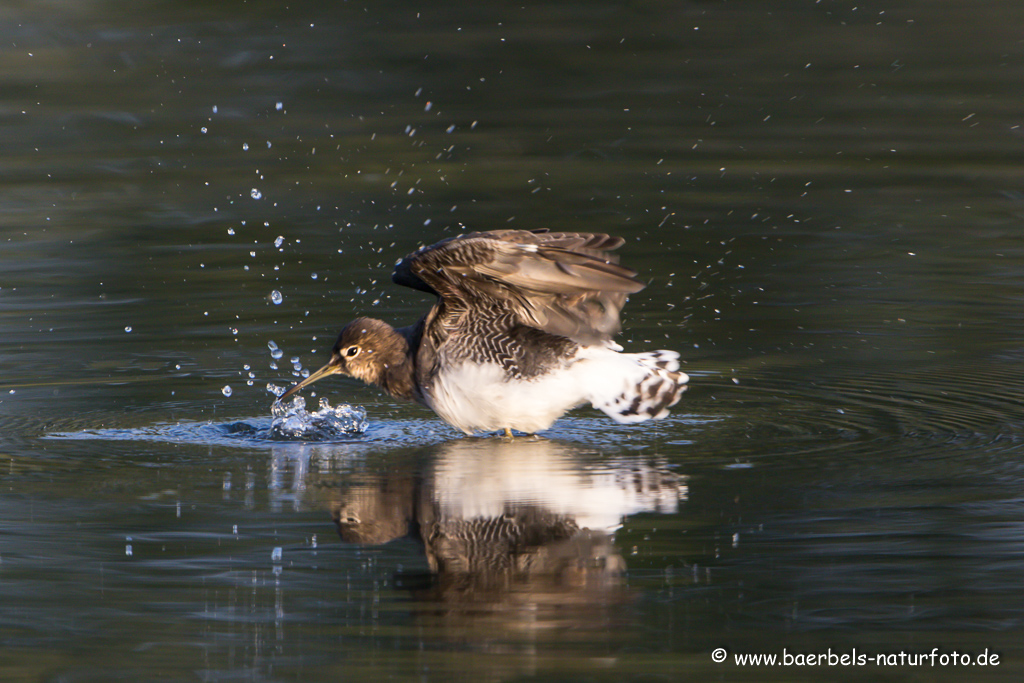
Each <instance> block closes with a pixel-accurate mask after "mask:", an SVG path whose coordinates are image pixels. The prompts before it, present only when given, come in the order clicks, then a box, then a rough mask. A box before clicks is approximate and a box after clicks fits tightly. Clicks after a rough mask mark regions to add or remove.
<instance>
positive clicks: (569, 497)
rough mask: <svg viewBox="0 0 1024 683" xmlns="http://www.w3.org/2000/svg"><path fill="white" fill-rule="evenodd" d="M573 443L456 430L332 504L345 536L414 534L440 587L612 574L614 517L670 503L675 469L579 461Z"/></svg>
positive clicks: (490, 587)
mask: <svg viewBox="0 0 1024 683" xmlns="http://www.w3.org/2000/svg"><path fill="white" fill-rule="evenodd" d="M579 455H580V453H579V452H578V451H577V449H576V447H573V446H571V445H569V444H560V443H557V442H551V441H548V440H546V439H534V440H521V439H517V440H515V441H497V440H489V439H465V440H458V441H453V442H449V443H447V444H444V445H442V446H440V447H438V448H437V450H432V451H431V458H430V464H429V466H427V467H426V468H425V469H424V470H423V471H422V472H421V473H419V474H410V473H409V471H408V469H403V470H402V471H400V472H399V471H396V472H395V473H392V474H389V475H386V476H383V477H378V478H373V479H370V480H367V481H364V482H362V483H353V484H350V485H349V486H348V487H347V488H346V489H345V491H344V493H343V495H342V497H341V499H340V500H339V501H337V502H336V504H335V505H334V518H335V522H336V523H337V525H338V530H339V532H340V534H341V536H342V538H343V539H344V540H346V541H350V542H355V543H360V544H382V543H386V542H388V541H391V540H394V539H396V538H400V537H404V536H412V537H413V538H415V539H417V540H418V541H420V542H421V543H422V545H423V548H424V551H425V554H426V558H427V562H428V565H429V567H430V569H431V572H432V573H433V574H434V576H435V582H434V584H433V585H434V586H435V588H437V589H438V590H442V591H445V592H447V593H448V594H449V595H450V594H452V593H456V594H460V595H466V594H468V593H473V592H479V591H484V592H485V593H490V592H492V591H494V590H499V591H500V590H505V589H508V588H509V587H510V585H512V584H513V583H515V584H516V585H518V586H520V587H524V586H533V587H536V586H538V585H540V584H544V585H548V586H549V588H551V587H553V586H556V585H557V586H562V588H563V589H565V588H568V587H569V586H580V587H582V586H590V587H591V588H595V587H597V586H610V585H613V584H615V583H616V582H617V578H616V577H618V576H619V575H620V574H621V573H622V571H623V570H624V568H625V563H624V561H623V559H622V557H621V556H620V555H619V553H618V551H617V550H616V548H615V545H614V532H615V530H616V529H617V528H618V527H619V525H620V524H621V522H622V519H623V518H624V517H625V516H627V515H630V514H635V513H639V512H646V511H655V510H657V511H659V512H675V511H676V509H677V507H678V504H679V501H680V500H681V499H682V498H683V497H685V495H686V486H685V484H684V483H683V482H682V480H681V479H680V477H679V476H678V475H676V474H674V473H672V472H670V471H669V470H667V469H665V468H663V467H658V466H651V465H650V464H647V463H644V462H638V461H629V462H615V463H614V464H612V465H611V466H610V467H609V466H608V464H607V462H606V461H602V462H603V463H605V465H604V466H603V467H599V468H595V469H592V468H588V467H585V465H584V463H583V461H582V460H581V459H580V457H579Z"/></svg>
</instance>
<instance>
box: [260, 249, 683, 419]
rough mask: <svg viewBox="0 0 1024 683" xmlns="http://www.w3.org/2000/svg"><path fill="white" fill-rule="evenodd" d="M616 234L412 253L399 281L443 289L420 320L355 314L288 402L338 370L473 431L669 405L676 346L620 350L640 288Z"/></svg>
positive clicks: (653, 413)
mask: <svg viewBox="0 0 1024 683" xmlns="http://www.w3.org/2000/svg"><path fill="white" fill-rule="evenodd" d="M622 244H623V240H622V239H621V238H618V237H609V236H608V235H597V234H584V233H549V232H547V231H543V230H538V231H523V230H496V231H493V232H483V233H470V234H467V235H461V236H459V237H452V238H449V239H446V240H443V241H441V242H438V243H437V244H435V245H433V246H430V247H423V248H421V249H420V250H419V251H417V252H415V253H413V254H410V255H409V256H406V257H405V258H404V259H402V260H401V261H399V262H398V265H397V266H396V267H395V271H394V273H393V275H392V280H394V281H395V282H396V283H397V284H400V285H405V286H407V287H412V288H414V289H418V290H420V291H424V292H428V293H430V294H434V295H436V296H437V297H438V299H437V302H436V303H435V304H434V305H433V307H432V308H431V309H430V310H429V311H428V312H427V314H426V315H425V316H423V318H422V319H420V320H419V322H417V323H416V324H414V325H411V326H409V327H403V328H399V329H395V328H393V327H391V326H390V325H388V324H387V323H384V322H381V321H379V320H374V319H371V318H357V319H356V320H354V321H352V322H351V323H349V324H348V325H346V326H345V327H344V329H342V331H341V334H340V335H339V337H338V340H337V342H335V344H334V348H333V349H332V351H331V359H330V361H329V362H328V363H327V365H325V366H324V367H322V368H320V369H319V370H317V371H316V372H314V373H313V374H312V375H310V376H309V377H307V378H306V379H305V380H303V381H301V382H299V383H298V384H296V385H295V386H294V387H292V388H291V389H289V390H288V391H287V392H286V393H285V394H284V395H283V396H281V399H280V400H283V399H285V398H287V397H289V396H291V395H292V394H294V393H296V392H298V391H299V390H300V389H302V388H303V387H305V386H307V385H309V384H311V383H313V382H315V381H317V380H318V379H321V378H322V377H326V376H327V375H333V374H341V375H349V376H351V377H356V378H358V379H361V380H363V381H364V382H367V383H368V384H375V385H377V386H379V387H380V388H382V389H383V390H384V391H385V392H387V393H388V394H389V395H391V396H392V397H394V398H399V399H405V400H412V401H417V402H419V403H422V404H424V405H426V406H428V407H429V408H431V409H433V410H434V412H436V413H437V414H438V415H439V416H440V417H441V419H443V420H444V421H445V422H448V423H449V424H451V425H453V426H455V427H457V428H458V429H461V430H462V431H464V432H466V433H467V434H472V433H474V432H481V431H494V430H498V429H504V430H505V433H506V435H511V433H512V432H511V430H513V429H516V430H519V431H524V432H530V433H533V432H536V431H539V430H542V429H547V428H548V427H550V426H551V425H552V424H553V423H554V421H555V420H557V419H558V418H559V417H560V416H561V415H562V414H563V413H565V412H566V411H567V410H569V409H571V408H574V407H576V406H578V405H583V404H585V403H590V404H592V405H593V406H594V407H596V408H598V409H600V410H602V411H604V413H606V414H607V415H608V416H609V417H611V418H612V419H614V420H616V421H618V422H624V423H629V422H639V421H642V420H647V419H649V418H661V417H665V416H666V415H667V414H668V408H669V407H670V406H672V405H674V404H675V403H676V402H677V401H678V400H679V397H680V394H682V392H683V391H685V389H686V382H687V381H688V378H687V376H686V374H685V373H683V372H680V371H679V360H678V358H679V354H677V353H675V352H674V351H651V352H647V353H621V350H622V349H621V347H619V346H618V345H617V344H615V343H614V342H612V341H611V337H612V335H613V334H615V333H616V332H618V330H619V311H620V310H621V309H622V306H623V305H624V304H625V302H626V296H627V295H629V294H632V293H635V292H638V291H640V290H641V289H643V284H642V283H640V282H638V281H637V280H635V279H634V277H635V275H636V273H635V272H634V271H632V270H629V269H628V268H624V267H623V266H620V265H618V259H617V257H615V256H614V255H613V254H610V253H609V252H611V251H612V250H614V249H617V248H619V247H620V246H622Z"/></svg>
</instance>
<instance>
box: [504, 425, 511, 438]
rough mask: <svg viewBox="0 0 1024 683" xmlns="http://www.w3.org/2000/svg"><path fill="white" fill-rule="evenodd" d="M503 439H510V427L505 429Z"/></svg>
mask: <svg viewBox="0 0 1024 683" xmlns="http://www.w3.org/2000/svg"><path fill="white" fill-rule="evenodd" d="M505 438H506V439H511V438H512V428H511V427H505Z"/></svg>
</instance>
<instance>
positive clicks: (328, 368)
mask: <svg viewBox="0 0 1024 683" xmlns="http://www.w3.org/2000/svg"><path fill="white" fill-rule="evenodd" d="M347 374H348V373H347V372H345V370H344V369H343V368H342V367H341V366H340V365H331V364H330V363H328V364H327V365H325V366H323V367H322V368H320V369H319V370H317V371H316V372H314V373H313V374H312V375H310V376H309V377H307V378H306V379H304V380H302V381H301V382H299V383H298V384H296V385H295V386H294V387H292V388H291V389H289V390H288V391H286V392H284V393H283V394H281V397H280V398H279V399H277V402H281V401H283V400H285V399H286V398H288V397H289V396H291V395H292V394H295V393H298V392H300V391H302V390H303V389H304V388H305V387H308V386H309V385H310V384H312V383H313V382H315V381H317V380H318V379H323V378H324V377H327V376H328V375H347Z"/></svg>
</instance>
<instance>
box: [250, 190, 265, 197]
mask: <svg viewBox="0 0 1024 683" xmlns="http://www.w3.org/2000/svg"><path fill="white" fill-rule="evenodd" d="M249 196H250V197H252V198H253V199H263V193H262V192H260V191H259V190H258V189H257V188H255V187H254V188H252V191H250V192H249Z"/></svg>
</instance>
